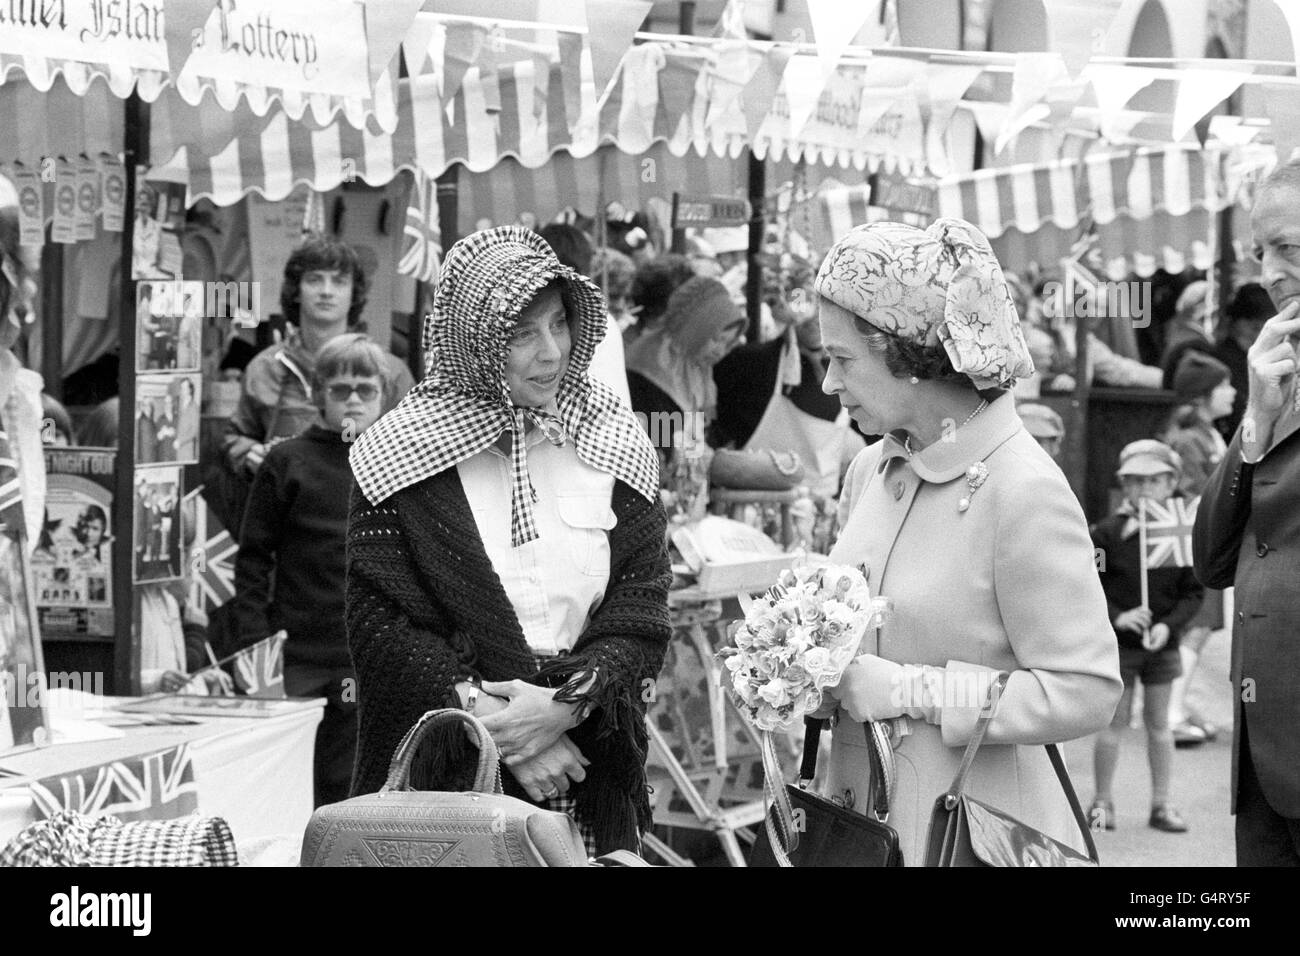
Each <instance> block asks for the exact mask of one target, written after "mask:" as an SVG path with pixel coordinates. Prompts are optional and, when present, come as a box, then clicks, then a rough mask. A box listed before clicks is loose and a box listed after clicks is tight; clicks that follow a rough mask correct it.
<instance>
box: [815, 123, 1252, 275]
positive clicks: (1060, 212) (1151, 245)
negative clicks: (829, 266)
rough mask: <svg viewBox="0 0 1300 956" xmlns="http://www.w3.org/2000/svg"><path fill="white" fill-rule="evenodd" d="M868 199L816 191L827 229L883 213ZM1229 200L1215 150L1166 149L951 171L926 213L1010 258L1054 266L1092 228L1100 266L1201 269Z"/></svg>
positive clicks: (861, 192) (1113, 271) (1123, 270)
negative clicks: (956, 223)
mask: <svg viewBox="0 0 1300 956" xmlns="http://www.w3.org/2000/svg"><path fill="white" fill-rule="evenodd" d="M869 197H870V190H869V188H868V187H867V186H866V185H865V184H864V185H858V186H841V187H837V188H833V189H829V190H826V191H825V192H823V193H822V196H821V203H820V205H821V212H822V215H823V227H824V229H825V234H826V235H827V236H829V237H836V236H841V235H843V234H844V233H845V232H847V231H848V230H849V229H851V228H853V226H855V225H857V224H859V223H862V222H868V221H870V220H871V219H874V218H887V217H888V216H889V215H890V214H889V213H888V212H887V211H877V210H876V209H875V207H872V208H871V209H869V208H868V206H869V203H868V200H869ZM1231 201H1232V197H1231V196H1230V195H1229V193H1228V190H1227V188H1226V185H1225V183H1224V179H1223V167H1222V155H1221V154H1220V153H1219V152H1217V151H1214V150H1207V151H1201V150H1194V149H1185V148H1182V147H1171V148H1167V149H1163V150H1156V149H1138V150H1134V151H1132V152H1127V153H1111V154H1102V155H1089V156H1086V157H1084V158H1083V159H1082V160H1067V161H1059V162H1054V163H1048V164H1044V165H1022V166H1009V167H1005V168H995V169H986V170H980V171H978V172H975V173H971V174H968V175H965V176H959V177H949V178H947V179H943V180H939V181H938V182H937V183H935V184H934V203H933V209H934V215H936V216H952V217H956V218H959V219H965V220H967V221H968V222H972V223H974V224H975V225H977V226H979V228H980V229H981V230H982V231H983V232H984V234H985V235H987V236H988V237H989V240H990V241H991V242H992V243H993V245H994V247H995V248H996V249H998V250H999V251H1000V252H1001V253H1003V254H1004V255H1005V256H1006V259H1007V261H1008V263H1009V264H1010V263H1021V264H1023V263H1027V262H1029V261H1036V262H1040V263H1044V262H1054V261H1056V260H1058V259H1060V258H1062V257H1064V256H1066V255H1068V254H1069V252H1070V248H1071V246H1072V245H1073V243H1074V242H1075V241H1076V240H1077V239H1078V238H1079V237H1080V235H1081V233H1082V230H1083V229H1085V228H1087V227H1088V226H1089V224H1095V225H1096V226H1097V232H1098V235H1099V237H1100V241H1101V246H1102V254H1103V260H1104V261H1105V263H1106V272H1107V273H1108V275H1109V276H1110V277H1111V278H1122V277H1123V276H1125V275H1127V274H1128V273H1129V272H1137V273H1138V274H1140V275H1150V274H1151V273H1152V272H1154V271H1155V270H1156V269H1166V270H1167V271H1175V272H1177V271H1182V269H1183V268H1185V267H1186V265H1187V264H1193V265H1196V266H1197V267H1198V268H1205V267H1206V266H1208V265H1209V263H1210V259H1211V255H1212V253H1211V250H1210V248H1209V243H1208V240H1209V229H1210V225H1209V220H1210V214H1212V213H1215V212H1218V211H1220V210H1222V209H1223V208H1225V207H1226V206H1228V205H1229V204H1230V203H1231Z"/></svg>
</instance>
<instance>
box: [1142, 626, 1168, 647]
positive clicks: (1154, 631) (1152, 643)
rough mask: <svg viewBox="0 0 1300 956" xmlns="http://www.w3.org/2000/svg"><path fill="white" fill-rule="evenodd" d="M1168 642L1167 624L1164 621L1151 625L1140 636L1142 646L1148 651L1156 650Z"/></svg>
mask: <svg viewBox="0 0 1300 956" xmlns="http://www.w3.org/2000/svg"><path fill="white" fill-rule="evenodd" d="M1168 643H1169V625H1168V624H1165V623H1164V622H1161V623H1159V624H1153V625H1151V630H1149V631H1147V633H1146V636H1145V637H1143V638H1142V646H1143V647H1145V648H1146V649H1147V650H1149V651H1158V650H1160V648H1162V647H1164V646H1165V645H1166V644H1168Z"/></svg>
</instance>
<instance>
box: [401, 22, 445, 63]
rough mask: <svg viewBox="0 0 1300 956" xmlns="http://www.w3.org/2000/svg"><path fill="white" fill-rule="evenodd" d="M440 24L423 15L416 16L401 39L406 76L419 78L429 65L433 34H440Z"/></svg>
mask: <svg viewBox="0 0 1300 956" xmlns="http://www.w3.org/2000/svg"><path fill="white" fill-rule="evenodd" d="M441 30H442V24H440V23H439V22H438V21H437V20H435V19H433V18H432V17H430V16H426V15H425V14H416V16H415V19H414V20H413V21H412V22H411V25H410V27H409V28H407V31H406V36H404V37H402V55H403V56H404V57H405V58H406V72H407V75H408V76H419V75H420V74H421V73H423V72H425V68H426V67H427V66H428V65H429V51H430V49H431V48H432V47H433V42H434V39H433V38H434V34H435V33H440V32H441Z"/></svg>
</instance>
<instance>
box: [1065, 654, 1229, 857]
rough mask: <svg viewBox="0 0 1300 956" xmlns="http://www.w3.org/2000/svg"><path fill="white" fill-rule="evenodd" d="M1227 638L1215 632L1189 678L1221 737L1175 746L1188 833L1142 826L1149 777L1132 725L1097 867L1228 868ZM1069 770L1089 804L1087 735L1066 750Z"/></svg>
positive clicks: (1141, 738)
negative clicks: (1111, 820)
mask: <svg viewBox="0 0 1300 956" xmlns="http://www.w3.org/2000/svg"><path fill="white" fill-rule="evenodd" d="M1230 642H1231V635H1229V634H1228V633H1227V632H1222V631H1216V632H1215V633H1214V634H1213V635H1211V637H1210V640H1209V642H1208V643H1207V644H1206V647H1205V653H1204V655H1203V656H1202V659H1201V666H1200V667H1199V668H1198V669H1197V673H1196V677H1195V678H1194V680H1193V684H1192V690H1191V700H1192V703H1193V706H1194V707H1195V708H1196V709H1197V710H1198V711H1199V712H1200V713H1201V714H1203V715H1204V716H1205V717H1206V719H1208V720H1211V721H1213V722H1214V723H1216V724H1218V725H1219V726H1220V727H1221V728H1223V730H1222V732H1221V733H1220V734H1219V739H1218V740H1217V741H1214V742H1213V743H1207V744H1202V745H1201V746H1199V747H1190V748H1186V749H1182V750H1177V751H1175V754H1174V774H1173V786H1172V788H1171V797H1172V799H1173V802H1174V803H1176V804H1177V806H1178V808H1179V809H1180V810H1181V811H1182V813H1183V818H1184V819H1185V820H1186V821H1187V824H1188V826H1189V827H1190V830H1189V832H1187V833H1182V834H1176V833H1162V832H1160V831H1159V830H1153V829H1151V828H1150V827H1148V826H1147V815H1148V814H1149V813H1150V810H1151V804H1150V800H1151V776H1150V772H1149V770H1148V768H1147V759H1146V734H1145V732H1144V731H1143V730H1141V729H1133V728H1130V729H1129V731H1128V732H1127V734H1126V735H1125V737H1124V743H1123V745H1122V749H1121V750H1120V764H1119V770H1118V773H1117V775H1116V780H1115V788H1114V791H1115V816H1116V818H1117V821H1116V822H1117V828H1116V829H1115V830H1114V831H1113V832H1109V833H1107V832H1102V833H1099V834H1097V849H1098V852H1100V854H1101V862H1102V865H1103V866H1178V867H1183V866H1233V865H1234V864H1235V850H1234V841H1233V817H1232V816H1231V814H1230V813H1229V812H1228V806H1229V796H1228V785H1229V774H1230V772H1231V761H1232V749H1231V748H1232V731H1231V728H1232V698H1231V688H1230V686H1229V684H1228V654H1229V645H1230ZM1065 757H1066V762H1067V763H1068V764H1069V766H1070V775H1071V777H1072V778H1073V779H1074V784H1075V787H1076V788H1077V789H1078V791H1079V799H1080V800H1081V801H1083V804H1084V808H1085V809H1086V808H1087V805H1088V803H1089V802H1091V800H1092V797H1093V770H1092V738H1086V739H1084V740H1078V741H1073V742H1072V743H1070V744H1067V745H1066V748H1065Z"/></svg>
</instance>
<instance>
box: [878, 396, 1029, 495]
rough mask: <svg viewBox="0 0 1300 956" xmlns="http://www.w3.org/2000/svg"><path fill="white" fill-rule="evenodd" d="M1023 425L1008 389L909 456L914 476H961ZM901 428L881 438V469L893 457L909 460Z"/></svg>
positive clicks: (937, 478)
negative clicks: (944, 436) (945, 435)
mask: <svg viewBox="0 0 1300 956" xmlns="http://www.w3.org/2000/svg"><path fill="white" fill-rule="evenodd" d="M1023 427H1024V425H1023V424H1022V423H1021V421H1020V416H1019V415H1017V414H1016V407H1015V399H1014V397H1013V396H1012V395H1011V393H1010V392H1007V393H1006V394H1005V395H1002V396H1001V397H999V398H997V399H996V400H994V401H993V402H990V403H989V406H988V407H987V408H985V409H984V411H982V412H980V413H979V414H978V415H976V416H975V418H974V419H973V420H972V421H971V422H970V424H969V425H963V426H961V427H959V428H958V429H957V430H956V431H954V432H952V433H951V434H950V438H948V439H940V440H939V441H937V442H935V443H934V444H932V445H930V446H929V447H927V448H923V449H921V450H920V451H919V452H916V453H915V454H914V455H912V456H911V460H910V464H911V466H912V470H913V471H915V472H916V474H917V476H918V477H920V478H921V479H923V480H925V481H929V482H932V483H934V484H944V483H945V482H949V481H953V480H954V479H956V478H960V477H961V476H962V475H964V474H965V473H966V469H967V468H969V467H970V466H971V465H973V464H975V462H977V461H983V460H984V459H985V458H987V457H988V456H989V455H991V454H992V453H993V452H994V451H995V450H996V449H997V448H998V447H999V446H1000V445H1002V444H1003V443H1004V442H1005V441H1006V440H1007V439H1009V438H1010V437H1011V436H1012V435H1014V434H1016V432H1018V431H1020V429H1021V428H1023ZM904 437H905V436H904V435H903V433H902V432H891V433H890V434H888V435H886V436H885V437H884V438H883V439H882V441H881V445H882V448H881V453H880V465H879V469H880V471H882V472H883V471H884V470H885V468H886V467H888V465H889V463H890V462H891V461H892V460H893V459H895V458H901V459H902V460H904V461H908V454H907V448H906V447H905V446H904V444H903V438H904Z"/></svg>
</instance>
